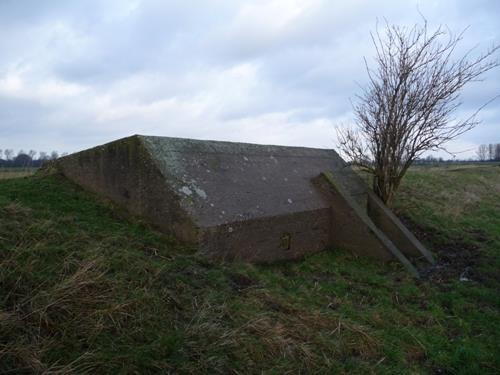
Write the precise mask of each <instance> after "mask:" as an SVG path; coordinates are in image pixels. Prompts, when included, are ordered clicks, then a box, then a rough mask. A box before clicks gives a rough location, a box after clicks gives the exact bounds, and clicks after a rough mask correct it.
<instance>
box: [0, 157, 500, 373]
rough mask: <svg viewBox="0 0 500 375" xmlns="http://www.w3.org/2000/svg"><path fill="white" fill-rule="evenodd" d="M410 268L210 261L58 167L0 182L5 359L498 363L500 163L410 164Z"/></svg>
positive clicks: (3, 364)
mask: <svg viewBox="0 0 500 375" xmlns="http://www.w3.org/2000/svg"><path fill="white" fill-rule="evenodd" d="M396 210H397V212H398V213H399V214H400V215H401V216H402V217H403V218H404V220H406V221H407V223H408V225H410V226H411V227H412V228H413V230H414V231H415V233H416V234H417V235H418V236H419V237H420V238H421V239H422V241H423V242H424V243H426V244H427V245H428V246H429V247H430V248H431V249H432V250H433V251H434V252H435V254H436V255H437V257H438V259H439V262H438V266H437V267H436V268H435V269H432V270H426V271H425V275H426V277H425V278H423V279H420V280H415V279H412V278H411V277H410V276H409V275H408V274H407V272H405V270H404V269H403V268H402V267H401V266H400V265H399V264H397V263H391V264H382V263H379V262H377V261H372V260H367V259H363V258H356V257H354V256H352V255H350V254H348V253H346V252H344V251H342V250H341V249H331V250H329V251H325V252H322V253H320V254H316V255H314V256H310V257H308V258H306V259H304V260H300V261H296V262H287V263H280V264H274V265H247V264H209V263H207V262H206V261H205V260H204V259H202V258H199V257H197V256H196V255H195V254H194V252H193V251H192V249H189V248H186V247H185V246H182V245H180V244H178V243H176V242H175V241H174V240H173V239H171V238H167V237H165V236H164V235H161V234H159V233H157V232H156V231H154V230H151V229H149V228H148V227H147V226H146V225H145V224H143V223H141V222H140V221H130V220H126V219H124V217H125V215H124V213H123V212H122V211H121V210H120V209H117V208H116V207H113V206H111V205H109V204H107V203H105V202H102V201H99V200H97V199H96V198H95V197H94V196H92V195H91V194H89V193H86V192H84V191H82V190H81V189H79V188H78V187H76V186H75V185H73V184H71V183H69V182H67V181H65V180H64V179H62V178H61V177H58V176H48V177H39V176H31V177H25V178H17V179H7V180H2V181H0V309H1V310H0V373H2V372H9V371H10V372H11V373H16V374H19V373H43V372H47V373H53V372H60V373H92V374H94V373H99V374H100V373H113V374H115V373H123V374H125V373H169V372H170V373H203V374H204V373H220V374H228V373H234V374H247V373H255V374H260V373H266V374H286V373H293V374H296V373H303V374H310V373H320V374H321V373H325V374H330V373H349V374H366V373H377V374H379V373H380V374H498V373H500V316H499V308H500V294H499V287H500V277H499V269H500V268H499V266H500V167H499V166H494V165H490V166H485V167H482V166H472V167H467V166H461V167H456V168H454V167H450V168H415V169H413V170H411V171H410V172H409V173H408V175H407V177H406V178H405V180H404V183H403V186H402V188H401V192H400V194H399V196H398V200H397V202H396Z"/></svg>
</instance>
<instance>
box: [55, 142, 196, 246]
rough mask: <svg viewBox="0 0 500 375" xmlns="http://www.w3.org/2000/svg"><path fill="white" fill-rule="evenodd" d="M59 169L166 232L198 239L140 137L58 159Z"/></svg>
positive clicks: (80, 183) (191, 224) (193, 227)
mask: <svg viewBox="0 0 500 375" xmlns="http://www.w3.org/2000/svg"><path fill="white" fill-rule="evenodd" d="M57 168H58V169H59V171H60V172H61V173H62V174H64V175H65V176H66V177H67V178H69V179H70V180H72V181H74V182H76V183H77V184H79V185H81V186H82V187H83V188H85V189H86V190H89V191H92V192H94V193H98V194H100V195H102V196H104V197H107V198H109V199H111V200H112V201H113V202H115V203H117V204H119V205H121V206H123V207H124V208H126V209H127V210H128V211H129V212H130V213H132V214H133V215H137V216H140V217H143V218H145V219H147V220H148V221H150V222H151V223H152V224H153V225H154V226H156V227H158V228H159V229H161V230H162V231H163V232H165V233H168V234H173V235H175V236H177V237H178V238H180V239H182V240H184V241H187V242H192V243H194V242H196V241H197V236H198V233H197V227H196V225H195V223H194V222H193V221H192V220H191V219H190V218H189V217H188V216H187V214H186V212H185V211H184V210H183V209H182V208H181V207H180V204H179V197H178V196H177V194H174V192H172V191H171V189H170V188H169V186H168V185H166V184H165V179H164V177H163V175H162V174H161V173H160V172H159V170H158V168H157V167H156V165H155V163H154V161H153V160H152V159H151V157H150V155H149V153H148V152H147V150H146V149H145V148H144V146H143V144H142V142H141V141H140V139H139V138H137V137H130V138H126V139H121V140H118V141H115V142H111V143H108V144H106V145H103V146H99V147H95V148H92V149H89V150H85V151H82V152H79V153H76V154H72V155H69V156H66V157H63V158H60V159H58V160H57Z"/></svg>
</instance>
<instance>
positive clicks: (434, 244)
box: [401, 217, 490, 283]
mask: <svg viewBox="0 0 500 375" xmlns="http://www.w3.org/2000/svg"><path fill="white" fill-rule="evenodd" d="M401 220H402V221H403V223H404V224H405V225H406V226H407V227H408V229H410V230H411V231H412V232H413V234H414V235H415V237H417V238H418V239H419V240H420V241H422V242H423V243H425V244H426V245H427V246H428V247H429V250H431V251H432V252H433V253H434V254H435V255H436V264H434V265H433V266H429V265H424V266H421V267H419V271H420V274H421V276H422V277H423V278H426V279H429V280H431V281H434V282H438V283H439V282H446V281H449V280H457V279H458V280H460V281H464V282H467V281H476V282H482V281H483V277H482V275H481V274H480V273H479V272H478V270H477V268H478V264H479V261H480V260H481V259H482V258H483V257H484V256H485V255H484V252H483V251H482V249H481V247H480V246H478V245H475V244H473V243H471V242H466V241H464V240H463V239H460V238H446V236H444V235H443V234H442V233H440V232H439V230H437V229H435V228H430V227H423V226H421V225H419V224H417V223H415V222H414V221H412V220H410V219H408V218H406V217H403V218H401ZM467 236H468V237H469V238H471V239H472V240H474V241H476V242H479V243H482V242H488V241H489V240H490V239H489V238H488V235H487V234H486V233H484V232H483V231H481V230H478V229H474V230H471V231H470V232H468V233H467Z"/></svg>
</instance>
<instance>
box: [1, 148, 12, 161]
mask: <svg viewBox="0 0 500 375" xmlns="http://www.w3.org/2000/svg"><path fill="white" fill-rule="evenodd" d="M3 153H4V155H5V159H6V160H12V157H13V156H14V150H12V149H10V148H6V149H5V150H4V151H3Z"/></svg>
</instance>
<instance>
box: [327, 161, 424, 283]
mask: <svg viewBox="0 0 500 375" xmlns="http://www.w3.org/2000/svg"><path fill="white" fill-rule="evenodd" d="M320 176H321V177H323V178H324V179H325V180H326V181H327V183H328V184H329V185H330V186H331V187H332V188H333V189H335V190H336V191H337V192H338V193H339V194H340V195H341V196H342V198H343V199H344V200H345V201H346V203H347V204H348V205H349V206H350V207H351V208H352V209H353V211H354V212H355V213H356V215H357V216H358V217H359V218H360V219H361V221H362V222H363V223H364V224H365V225H366V226H367V227H368V228H369V229H370V230H371V231H372V232H373V233H374V234H375V236H376V237H377V238H378V240H379V241H380V242H381V243H382V244H383V245H384V246H385V247H386V248H387V250H388V251H389V252H390V253H391V254H392V255H393V256H394V257H395V258H396V259H398V260H399V262H401V263H402V264H403V265H404V266H405V268H406V269H407V270H408V271H409V272H410V273H411V274H412V276H414V277H416V278H418V277H420V275H419V273H418V271H417V269H416V268H415V267H414V266H413V264H412V263H411V262H410V261H409V260H408V258H406V257H405V256H404V254H403V253H402V252H401V251H400V250H399V249H398V248H397V247H396V246H395V245H394V243H393V242H392V241H391V240H390V239H389V238H388V237H387V236H386V235H385V234H384V233H383V232H382V231H381V230H380V229H379V228H378V227H377V226H376V225H375V223H374V222H373V221H372V220H371V218H370V217H369V216H368V213H366V212H365V211H364V210H363V209H362V207H360V206H359V204H358V203H357V202H356V201H355V200H354V199H353V198H352V197H351V196H350V194H349V193H348V192H347V191H346V190H345V189H344V188H343V187H342V186H341V185H340V184H338V183H337V182H336V181H335V178H334V177H333V175H332V173H331V172H328V171H326V172H322V173H321V174H320Z"/></svg>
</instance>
